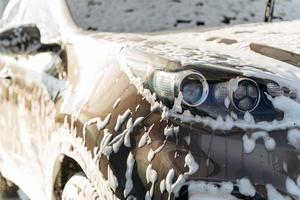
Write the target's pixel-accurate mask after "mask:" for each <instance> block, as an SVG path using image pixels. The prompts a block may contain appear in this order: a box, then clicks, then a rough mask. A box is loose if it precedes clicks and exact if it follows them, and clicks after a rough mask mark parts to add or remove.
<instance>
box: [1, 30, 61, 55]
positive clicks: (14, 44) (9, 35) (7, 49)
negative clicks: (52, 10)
mask: <svg viewBox="0 0 300 200" xmlns="http://www.w3.org/2000/svg"><path fill="white" fill-rule="evenodd" d="M60 50H61V46H60V45H59V44H42V43H41V33H40V30H39V28H38V27H37V26H35V25H31V24H29V25H22V26H18V27H14V28H10V29H7V30H4V31H2V32H0V53H2V54H8V55H32V54H37V53H41V52H47V51H49V52H54V53H57V52H59V51H60Z"/></svg>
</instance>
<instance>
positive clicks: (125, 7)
mask: <svg viewBox="0 0 300 200" xmlns="http://www.w3.org/2000/svg"><path fill="white" fill-rule="evenodd" d="M67 3H68V5H69V8H70V11H71V14H72V16H73V18H74V21H75V22H76V24H77V25H78V26H79V27H81V28H83V29H86V30H98V31H108V32H152V31H162V30H174V29H187V28H195V27H213V26H220V25H232V24H242V23H252V22H263V20H264V13H265V9H266V4H267V0H151V1H150V0H130V1H127V0H86V1H83V0H67ZM299 7H300V1H299V0H280V1H276V4H275V11H274V17H275V19H274V20H275V21H281V20H291V19H299V18H300V12H299Z"/></svg>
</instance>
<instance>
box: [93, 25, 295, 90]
mask: <svg viewBox="0 0 300 200" xmlns="http://www.w3.org/2000/svg"><path fill="white" fill-rule="evenodd" d="M94 36H95V37H97V38H101V39H105V40H110V41H114V42H117V43H118V44H122V45H123V46H124V48H123V49H125V50H124V52H126V54H127V56H128V57H132V58H133V57H139V56H136V54H143V55H144V56H143V58H145V57H147V56H148V57H150V59H149V60H155V59H153V56H155V57H160V58H162V59H166V60H168V61H171V62H174V63H177V65H174V66H175V67H173V68H172V69H175V70H176V69H178V68H180V67H181V68H184V67H188V66H199V67H203V66H205V65H208V66H209V67H210V68H212V69H221V68H222V69H225V70H233V71H236V72H238V73H242V74H243V75H245V76H255V77H259V78H268V79H276V81H277V82H279V83H280V84H281V85H286V86H288V87H292V88H295V89H296V90H300V81H299V80H300V79H299V78H298V77H300V69H299V67H300V42H299V41H300V20H295V21H288V22H276V23H269V24H266V23H260V24H247V25H237V26H231V27H224V28H219V29H207V30H201V29H200V30H188V31H180V32H161V33H149V34H147V33H145V34H130V33H121V34H117V33H97V34H94ZM128 52H131V53H128ZM165 63H166V62H165ZM159 67H163V66H159ZM168 67H169V66H168ZM169 68H170V67H169ZM291 83H293V84H291ZM298 85H299V86H298Z"/></svg>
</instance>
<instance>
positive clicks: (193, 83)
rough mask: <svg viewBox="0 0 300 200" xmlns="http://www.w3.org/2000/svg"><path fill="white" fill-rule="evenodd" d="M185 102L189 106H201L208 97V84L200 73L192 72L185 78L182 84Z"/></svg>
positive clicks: (181, 88) (181, 89)
mask: <svg viewBox="0 0 300 200" xmlns="http://www.w3.org/2000/svg"><path fill="white" fill-rule="evenodd" d="M180 91H181V93H182V96H183V102H184V103H185V104H186V105H188V106H194V107H195V106H199V105H201V104H202V103H203V102H204V101H205V100H206V98H207V96H208V91H209V88H208V83H207V82H206V79H205V78H204V76H203V75H202V74H200V73H194V72H191V73H190V74H187V75H185V76H184V78H183V79H182V80H181V83H180Z"/></svg>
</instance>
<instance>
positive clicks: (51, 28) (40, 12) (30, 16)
mask: <svg viewBox="0 0 300 200" xmlns="http://www.w3.org/2000/svg"><path fill="white" fill-rule="evenodd" d="M1 1H2V0H1ZM4 2H5V1H4ZM48 2H49V1H44V0H10V1H9V4H8V5H7V7H6V8H5V10H4V12H3V15H2V17H1V20H0V29H2V28H4V29H6V28H8V27H12V26H18V25H22V24H35V25H37V26H38V27H39V29H40V31H41V36H42V41H47V42H49V41H53V40H57V38H58V36H59V34H58V30H59V29H58V28H57V27H58V26H57V25H56V24H55V20H53V16H52V15H51V12H50V10H49V6H48ZM50 3H51V1H50Z"/></svg>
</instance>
